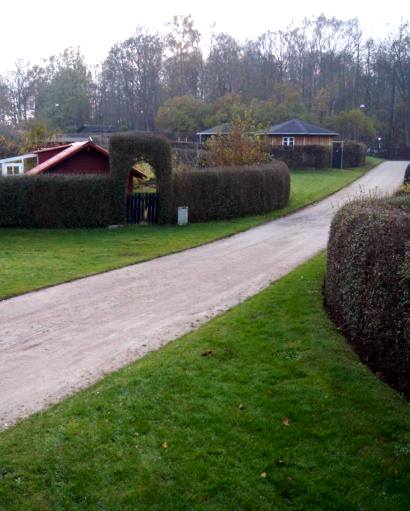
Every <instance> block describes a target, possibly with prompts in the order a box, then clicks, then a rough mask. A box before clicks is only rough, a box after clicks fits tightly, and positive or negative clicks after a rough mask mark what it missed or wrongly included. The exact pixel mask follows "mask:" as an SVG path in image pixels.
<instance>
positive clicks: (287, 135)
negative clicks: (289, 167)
mask: <svg viewBox="0 0 410 511" xmlns="http://www.w3.org/2000/svg"><path fill="white" fill-rule="evenodd" d="M229 130H230V125H229V123H225V124H221V125H219V126H215V127H214V128H209V129H207V130H204V131H200V132H199V133H197V137H198V142H199V143H200V144H201V143H203V142H205V141H206V139H207V138H209V137H212V136H218V135H226V134H228V133H229ZM256 134H257V135H258V136H263V137H265V138H266V141H267V143H268V144H269V145H273V146H275V145H276V146H277V145H281V146H301V145H316V144H318V145H331V143H332V142H333V140H334V139H335V138H336V137H338V133H336V132H334V131H331V130H328V129H326V128H322V127H320V126H315V125H314V124H311V123H309V122H306V121H301V120H300V119H291V120H290V121H286V122H282V123H280V124H274V125H272V126H269V127H268V128H266V129H263V130H259V131H258V132H257V133H256Z"/></svg>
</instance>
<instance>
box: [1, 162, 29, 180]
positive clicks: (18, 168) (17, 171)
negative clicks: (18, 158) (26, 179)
mask: <svg viewBox="0 0 410 511" xmlns="http://www.w3.org/2000/svg"><path fill="white" fill-rule="evenodd" d="M1 167H2V169H1V170H2V175H3V176H6V177H8V176H22V175H23V174H24V164H23V163H18V162H7V163H2V164H1ZM9 168H12V169H13V171H12V173H11V174H9V172H8V171H9Z"/></svg>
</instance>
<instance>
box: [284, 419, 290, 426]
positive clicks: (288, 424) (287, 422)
mask: <svg viewBox="0 0 410 511" xmlns="http://www.w3.org/2000/svg"><path fill="white" fill-rule="evenodd" d="M282 424H283V425H284V426H290V421H289V417H284V418H283V419H282Z"/></svg>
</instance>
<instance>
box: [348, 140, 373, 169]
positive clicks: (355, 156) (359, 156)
mask: <svg viewBox="0 0 410 511" xmlns="http://www.w3.org/2000/svg"><path fill="white" fill-rule="evenodd" d="M366 154H367V146H366V145H365V144H361V143H359V142H345V143H344V145H343V168H345V169H348V168H351V167H363V165H365V164H366Z"/></svg>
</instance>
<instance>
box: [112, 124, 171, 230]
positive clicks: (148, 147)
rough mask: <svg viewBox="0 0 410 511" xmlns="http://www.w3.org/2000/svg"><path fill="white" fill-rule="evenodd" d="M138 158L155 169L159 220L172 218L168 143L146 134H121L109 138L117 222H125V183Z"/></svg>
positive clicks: (167, 221) (168, 221)
mask: <svg viewBox="0 0 410 511" xmlns="http://www.w3.org/2000/svg"><path fill="white" fill-rule="evenodd" d="M138 160H144V161H146V162H147V163H149V164H150V165H151V166H152V167H153V168H154V170H155V176H156V178H157V191H158V194H159V205H158V208H159V209H158V216H159V222H160V223H170V222H172V219H173V210H172V207H173V199H172V156H171V146H170V145H169V142H168V141H167V140H166V139H165V138H163V137H159V136H155V135H149V134H138V135H136V134H135V133H120V134H117V135H113V136H112V137H111V138H110V168H111V174H112V177H113V179H114V181H115V183H116V186H115V201H116V205H117V206H116V218H115V222H116V223H124V222H125V215H126V200H125V196H126V193H127V183H128V176H129V172H130V169H131V168H132V166H133V165H134V164H135V162H136V161H138Z"/></svg>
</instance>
